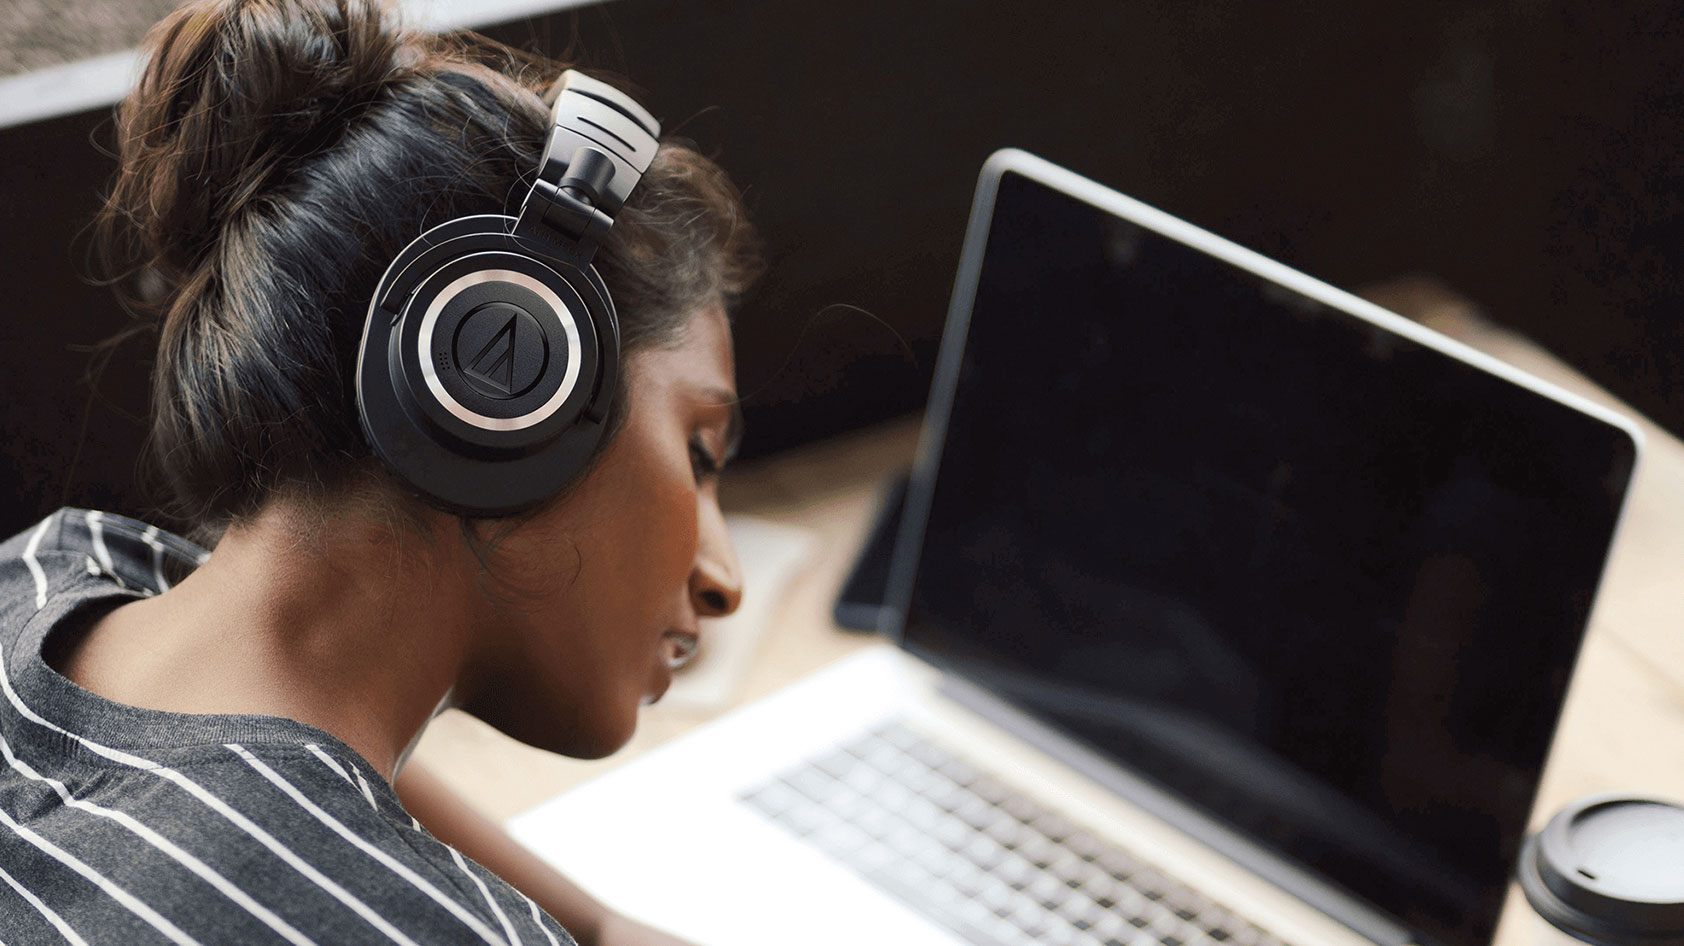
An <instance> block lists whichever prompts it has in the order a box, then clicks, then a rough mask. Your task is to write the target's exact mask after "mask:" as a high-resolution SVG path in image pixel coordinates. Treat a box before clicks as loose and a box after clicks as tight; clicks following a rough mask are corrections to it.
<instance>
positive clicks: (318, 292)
mask: <svg viewBox="0 0 1684 946" xmlns="http://www.w3.org/2000/svg"><path fill="white" fill-rule="evenodd" d="M147 46H148V48H149V51H150V58H149V60H148V62H147V65H146V69H145V71H144V73H143V75H142V76H141V78H140V82H139V85H138V86H137V88H136V89H135V91H134V92H133V93H132V94H131V95H130V96H129V98H128V99H127V100H126V101H125V102H124V103H123V105H122V106H121V108H120V110H119V113H118V119H117V133H118V151H119V158H120V161H121V166H120V169H119V171H118V174H117V177H116V180H115V183H114V185H113V187H112V191H111V194H110V197H109V198H108V200H107V203H106V206H105V209H104V211H103V213H102V215H101V219H100V226H99V231H98V232H99V238H100V242H101V245H102V247H103V248H104V251H105V254H106V257H107V259H109V260H112V261H113V262H114V264H115V266H116V267H117V268H118V269H119V270H120V271H121V274H123V275H126V276H127V277H131V278H128V279H123V280H121V282H126V283H128V287H127V288H128V292H129V302H130V304H131V306H133V307H134V308H135V309H136V310H137V311H139V312H140V313H142V315H143V317H145V318H148V319H149V320H150V321H151V323H152V324H153V325H154V326H155V327H156V329H157V332H158V357H157V362H156V365H155V368H154V371H153V381H152V430H151V437H150V441H149V455H150V457H151V459H152V461H153V463H154V464H155V465H156V467H157V469H158V471H159V472H160V473H161V474H162V478H163V481H164V484H165V486H166V487H167V489H168V491H169V494H170V496H171V503H170V506H169V508H168V511H169V512H170V513H172V514H174V515H175V516H177V517H179V518H181V519H183V520H184V521H186V522H187V523H189V524H190V525H191V526H192V527H193V528H194V530H195V532H196V533H197V534H198V535H200V536H203V537H211V536H215V535H217V534H219V533H220V532H221V531H222V529H223V528H225V527H226V526H227V525H228V524H230V523H232V522H235V521H238V520H239V519H241V518H243V517H246V516H249V515H251V514H253V513H255V512H256V511H257V510H258V509H259V507H260V506H261V505H262V503H263V502H264V500H265V499H266V498H267V497H269V496H270V495H271V494H272V493H274V492H275V491H277V490H279V489H282V488H302V489H305V490H307V491H309V492H310V494H312V495H315V496H321V497H325V496H327V495H329V494H331V493H332V492H334V491H335V490H337V489H339V488H341V487H344V486H346V485H348V484H349V483H350V482H351V480H353V479H354V478H355V477H356V476H357V475H358V474H359V473H360V472H363V471H366V470H368V469H370V468H371V464H372V463H373V460H372V457H371V454H370V453H369V450H368V448H367V446H366V444H365V443H364V441H363V437H362V433H361V431H360V430H359V428H358V425H357V420H356V406H355V388H354V383H353V377H352V376H353V371H354V369H355V365H354V361H355V358H356V351H357V347H358V344H359V342H360V340H361V334H362V327H363V319H364V315H365V313H366V311H367V306H368V300H369V296H370V295H371V294H372V292H373V289H374V284H375V281H376V280H377V279H378V278H379V276H380V274H381V272H382V271H383V270H384V269H385V267H386V265H387V264H388V263H389V262H390V261H391V260H392V258H393V257H395V256H396V255H397V253H398V251H399V250H401V249H402V248H403V247H404V245H406V244H407V243H408V242H409V241H410V240H412V239H413V238H414V237H415V236H417V235H418V234H420V233H421V232H422V231H423V230H425V229H427V228H428V227H430V226H433V225H434V224H437V223H440V222H443V221H445V220H449V219H451V218H453V217H458V216H463V215H466V214H475V213H507V212H511V211H512V210H513V209H514V208H513V207H511V204H518V202H519V201H520V199H521V197H522V195H523V194H524V193H525V188H526V187H527V186H528V184H529V183H530V180H531V179H532V176H533V175H534V174H535V172H536V166H537V161H538V155H539V151H540V150H541V148H542V147H543V142H544V137H545V135H546V133H547V131H548V128H547V121H548V110H547V108H546V107H545V106H544V104H543V102H542V101H541V99H540V94H539V93H540V90H541V89H543V88H544V87H546V86H547V85H548V84H549V83H550V82H552V81H553V80H554V78H555V77H556V76H557V75H558V74H559V73H560V71H561V67H560V66H559V65H558V64H556V63H552V62H549V61H547V60H544V59H541V58H539V57H536V56H532V55H529V54H525V53H521V52H517V51H515V50H512V49H509V48H507V47H504V46H501V45H499V44H496V43H493V42H491V41H490V40H486V39H484V38H483V37H479V36H475V35H472V34H462V35H456V36H449V37H441V36H433V35H428V34H423V33H417V32H408V31H404V30H401V29H398V28H396V27H395V26H394V25H393V24H390V23H389V22H388V14H387V13H385V12H384V11H383V10H382V9H381V7H380V5H379V4H378V2H377V0H200V2H193V3H189V4H187V5H186V6H184V7H182V8H181V9H179V10H177V11H176V12H174V13H173V14H171V15H170V16H169V17H168V18H167V19H165V20H164V21H163V22H161V23H159V24H158V25H157V26H156V27H154V29H153V31H152V32H151V34H149V36H148V38H147ZM596 265H597V268H598V270H599V272H601V273H602V276H603V279H604V280H605V281H606V282H607V284H608V286H609V288H610V291H611V292H612V293H613V296H614V299H615V302H616V306H617V308H618V311H619V316H620V325H621V333H622V338H623V349H624V351H625V353H627V354H631V353H634V352H636V351H637V350H638V349H640V348H643V347H646V346H650V345H659V344H663V343H666V342H668V341H670V340H672V339H673V338H674V337H675V336H676V335H677V333H678V332H679V331H680V330H681V329H682V327H683V325H684V323H685V321H686V319H687V316H688V315H689V314H690V313H692V312H694V311H695V310H696V308H698V307H699V306H701V305H704V304H706V303H708V302H709V301H711V300H713V299H715V298H718V299H721V300H723V301H725V302H726V303H727V304H729V303H730V302H731V301H733V300H734V299H735V297H736V296H737V295H738V294H740V293H741V292H742V291H743V290H744V289H746V288H747V286H748V284H749V283H750V282H751V281H752V280H753V278H754V276H755V275H757V274H758V271H759V265H760V264H759V257H758V255H757V253H756V249H755V240H754V234H753V231H752V228H751V227H750V226H749V224H748V222H747V220H746V219H745V216H744V212H743V207H742V202H741V198H740V196H739V194H738V193H737V191H736V189H735V188H734V187H733V185H732V184H731V182H730V181H729V179H728V178H727V177H726V176H725V174H724V172H723V171H721V170H720V168H719V167H718V166H717V165H716V164H714V163H713V162H712V161H710V160H709V159H707V158H706V157H703V156H702V155H700V154H698V153H697V152H696V151H694V150H692V149H691V148H690V147H688V146H686V145H684V144H682V143H677V142H672V141H663V142H662V145H661V148H660V150H659V151H658V153H657V154H656V156H655V159H654V162H653V164H652V165H651V167H650V168H649V171H648V173H647V174H646V175H645V176H644V178H643V181H642V183H641V184H640V185H639V186H638V188H637V190H636V191H634V192H633V195H632V198H631V201H630V202H629V204H628V206H627V207H626V208H625V210H624V211H623V212H622V213H621V215H620V217H619V219H618V221H617V222H616V224H615V226H614V229H613V230H612V231H611V232H610V234H609V237H608V240H607V242H606V244H605V245H604V246H603V248H602V249H601V251H600V252H599V253H598V254H597V262H596ZM622 378H624V374H622ZM623 386H624V385H623V382H622V387H623ZM629 393H630V392H627V391H624V390H622V391H621V392H620V394H621V396H620V397H618V398H617V399H616V410H617V411H621V410H623V407H624V404H625V402H626V396H627V395H628V394H629Z"/></svg>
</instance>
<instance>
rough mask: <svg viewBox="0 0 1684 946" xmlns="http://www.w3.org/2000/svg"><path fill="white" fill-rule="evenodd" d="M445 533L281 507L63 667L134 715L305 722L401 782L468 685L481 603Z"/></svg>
mask: <svg viewBox="0 0 1684 946" xmlns="http://www.w3.org/2000/svg"><path fill="white" fill-rule="evenodd" d="M446 531H447V530H445V529H442V528H440V529H437V530H435V533H434V534H433V535H432V536H431V537H429V536H428V535H424V534H422V533H421V532H420V531H419V530H416V529H412V528H406V527H405V526H400V525H391V524H388V523H382V522H378V521H375V520H373V519H371V518H369V517H367V516H364V515H348V516H342V517H332V518H326V519H323V518H322V517H320V516H318V515H315V514H313V513H311V512H308V511H304V510H301V509H299V508H296V507H295V506H293V505H291V504H288V503H285V502H276V503H273V504H271V505H270V506H268V507H266V508H265V509H264V511H263V512H262V513H260V514H259V515H258V516H257V517H256V518H255V519H253V520H252V521H250V522H248V523H245V524H243V525H241V526H238V527H236V528H232V529H230V530H229V531H228V533H227V534H226V535H225V536H224V537H223V539H222V540H221V541H220V542H219V543H218V544H217V546H216V550H215V552H214V553H213V554H212V555H211V557H210V559H209V561H207V562H206V563H205V564H204V565H201V566H200V567H199V568H198V569H197V570H196V571H194V572H193V573H192V574H191V575H189V576H188V577H187V578H186V579H185V580H183V581H182V582H181V583H180V584H178V585H176V586H175V587H174V588H172V589H170V590H169V591H167V592H165V593H164V594H161V595H158V596H156V597H152V598H145V599H141V600H138V601H134V602H132V603H129V604H126V605H123V606H122V607H119V608H117V609H116V610H114V611H112V612H110V613H109V614H107V615H105V616H104V617H103V618H101V619H100V620H99V621H97V622H96V623H95V624H94V625H93V626H92V627H91V628H89V629H88V630H87V632H86V633H85V634H84V635H83V636H81V637H80V638H79V639H76V640H71V641H66V642H65V649H64V650H62V651H60V652H59V656H58V657H57V658H56V659H55V661H54V662H55V666H56V667H57V668H58V669H59V670H60V671H61V672H62V673H64V674H65V676H67V677H69V678H70V679H71V680H73V681H75V682H76V683H77V684H79V685H81V686H82V687H84V688H86V689H88V690H91V691H93V692H94V693H97V694H99V695H100V696H103V697H105V698H107V699H110V700H113V701H116V702H119V703H126V704H129V705H131V706H138V707H142V708H145V709H155V710H166V711H170V712H178V713H256V714H264V715H271V716H281V717H286V718H288V719H294V720H298V721H300V722H303V723H308V724H310V725H313V726H316V727H318V728H320V729H324V730H326V731H328V732H329V733H332V734H333V735H334V736H336V737H338V738H339V739H340V740H342V741H343V742H345V743H346V744H347V745H349V746H350V747H351V748H352V749H354V750H356V751H357V752H358V753H360V754H361V755H362V756H363V757H364V758H366V759H367V760H368V761H369V763H370V764H371V765H373V766H374V767H375V768H376V769H377V770H378V771H380V772H381V773H382V774H383V775H385V776H386V777H387V778H388V779H390V778H392V777H393V776H394V775H395V773H396V770H397V768H398V766H399V765H400V764H401V762H402V760H403V758H404V757H405V756H406V755H407V753H408V751H409V749H410V748H412V747H413V745H414V742H415V740H416V739H417V738H418V737H419V736H420V733H421V731H422V729H424V728H425V726H426V724H427V722H428V721H429V720H430V719H431V718H432V716H433V715H434V714H435V713H436V712H437V711H438V710H439V709H440V708H441V707H442V706H443V705H444V703H445V702H446V701H447V700H448V698H449V694H450V693H451V691H452V689H453V688H454V687H455V685H456V684H457V682H458V679H459V678H460V677H461V675H462V673H463V670H464V667H465V666H466V665H467V662H468V660H469V643H470V639H471V637H470V632H471V630H472V627H473V625H474V620H475V612H476V605H477V604H479V603H480V602H482V601H483V596H481V595H479V594H478V592H477V591H476V589H475V587H474V585H473V580H472V573H471V572H470V571H466V570H464V569H463V568H462V567H460V566H461V562H460V560H459V559H458V557H457V555H458V553H459V551H460V550H458V549H457V548H456V544H455V542H454V541H453V539H454V536H453V535H448V534H445V533H446Z"/></svg>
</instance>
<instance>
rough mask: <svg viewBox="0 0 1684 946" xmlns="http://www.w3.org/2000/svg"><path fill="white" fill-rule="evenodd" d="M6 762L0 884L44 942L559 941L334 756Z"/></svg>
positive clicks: (530, 911)
mask: <svg viewBox="0 0 1684 946" xmlns="http://www.w3.org/2000/svg"><path fill="white" fill-rule="evenodd" d="M6 756H7V760H8V761H9V763H10V765H9V770H4V771H0V787H3V788H4V789H5V790H4V791H0V834H3V833H5V832H6V831H7V830H8V829H10V830H11V832H12V833H13V834H15V835H16V837H15V838H14V840H21V841H22V842H23V843H21V844H5V845H0V870H3V871H4V872H5V874H6V875H9V876H10V877H11V878H13V879H14V880H17V881H18V883H19V884H21V885H22V887H23V888H25V889H26V890H27V891H28V893H27V896H24V893H23V891H22V890H19V891H17V893H18V894H19V895H20V896H22V897H23V899H21V900H20V901H19V902H18V903H17V904H13V905H15V906H18V907H20V908H22V909H23V910H25V911H26V912H25V913H24V914H23V916H24V917H25V918H26V919H31V920H33V921H38V922H39V924H40V925H41V930H40V932H41V933H42V937H43V941H45V938H47V937H46V933H47V931H48V930H49V929H51V928H53V927H55V926H56V925H57V924H56V923H55V919H56V921H57V922H58V923H63V924H65V925H66V926H68V927H69V928H71V929H73V930H84V931H86V930H96V929H112V928H117V927H118V926H135V925H138V926H143V927H144V926H150V927H151V928H152V929H153V931H155V932H157V933H160V934H162V935H163V936H164V937H166V938H170V939H175V940H176V941H178V942H184V941H198V942H204V943H210V942H268V941H280V940H285V941H289V942H294V943H303V942H335V943H339V942H345V943H356V942H389V943H415V944H431V943H485V944H506V943H513V942H523V941H524V942H532V943H548V942H551V941H552V940H553V941H554V942H556V943H562V942H566V941H567V937H566V934H565V933H564V932H562V931H561V929H560V927H559V926H557V925H556V924H555V923H554V921H553V920H550V919H549V918H548V917H544V916H542V915H541V914H540V913H539V912H538V911H537V909H536V908H535V907H533V906H532V904H531V901H529V900H527V899H526V898H525V897H524V896H522V895H521V894H519V893H518V892H517V891H515V890H514V888H512V887H509V886H508V885H507V884H505V883H503V882H502V881H501V880H499V879H498V878H496V877H495V876H494V875H492V874H490V873H489V872H488V871H485V870H484V869H483V868H480V867H479V866H478V865H475V864H473V863H472V862H469V861H467V860H466V859H464V858H462V857H461V855H459V854H457V853H456V852H455V851H454V850H452V849H450V848H449V847H447V846H445V845H444V844H442V843H440V842H438V841H437V840H436V839H434V838H433V837H432V836H431V835H430V834H428V833H427V832H426V831H425V829H423V828H422V827H421V826H420V825H419V824H418V823H417V822H416V821H415V820H414V819H413V818H411V817H410V816H409V814H408V813H407V812H405V811H404V809H403V807H402V805H401V804H400V803H399V801H398V799H397V796H396V795H395V793H393V792H392V790H391V788H390V787H389V786H388V785H387V784H386V782H385V781H384V780H382V779H380V778H379V777H378V776H376V775H374V774H373V773H372V772H369V771H367V770H366V768H365V766H364V764H363V763H362V762H361V760H360V759H359V758H358V757H356V756H355V754H354V753H352V752H351V751H350V750H349V749H346V748H344V747H343V746H341V745H337V744H332V743H313V742H311V743H300V742H278V741H268V742H264V741H254V742H252V743H250V744H243V743H238V742H230V743H228V744H226V745H223V746H215V747H213V746H196V747H192V748H191V749H190V750H184V751H183V752H179V753H176V754H173V755H168V756H164V757H163V761H160V760H159V759H148V758H143V757H140V756H138V755H133V754H129V753H118V754H116V755H115V756H114V757H111V758H107V759H106V760H105V761H106V762H108V763H110V764H108V765H103V766H86V765H84V766H69V767H66V768H61V769H60V770H58V771H56V772H50V771H47V770H46V765H41V766H40V767H37V765H32V764H31V761H30V760H28V759H25V758H22V757H20V756H18V755H16V754H14V753H13V752H12V751H11V750H10V748H9V747H8V749H7V752H6ZM37 761H38V762H41V761H44V762H46V763H47V764H50V762H51V760H50V759H48V760H37ZM7 896H9V893H8V892H7V891H6V890H5V889H4V888H0V914H7V913H8V909H9V906H8V905H7V904H6V903H5V900H6V898H7ZM25 925H27V924H25ZM14 932H16V931H14ZM178 935H179V936H181V937H185V939H182V938H178ZM7 939H8V941H12V940H11V938H10V937H8V938H7ZM21 939H22V940H23V941H26V942H28V941H33V940H31V939H30V937H29V936H28V935H24V936H22V937H21Z"/></svg>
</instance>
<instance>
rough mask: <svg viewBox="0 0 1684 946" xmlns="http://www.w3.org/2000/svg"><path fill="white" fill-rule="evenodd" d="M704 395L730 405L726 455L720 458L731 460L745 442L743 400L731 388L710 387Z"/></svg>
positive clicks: (726, 428) (726, 432)
mask: <svg viewBox="0 0 1684 946" xmlns="http://www.w3.org/2000/svg"><path fill="white" fill-rule="evenodd" d="M702 396H703V397H706V398H709V399H711V400H713V401H716V402H718V403H719V404H721V405H730V408H731V419H730V420H729V421H727V422H726V424H725V455H724V456H723V457H721V458H720V459H721V460H730V459H731V458H732V457H734V456H736V455H737V448H738V447H741V446H742V444H743V402H742V401H741V399H739V398H738V397H737V392H735V391H732V390H730V389H729V388H708V389H707V390H705V391H703V392H702Z"/></svg>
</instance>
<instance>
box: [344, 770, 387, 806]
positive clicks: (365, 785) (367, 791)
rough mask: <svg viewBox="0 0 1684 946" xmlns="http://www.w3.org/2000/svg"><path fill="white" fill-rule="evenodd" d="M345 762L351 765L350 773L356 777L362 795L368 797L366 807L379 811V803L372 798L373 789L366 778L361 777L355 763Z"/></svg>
mask: <svg viewBox="0 0 1684 946" xmlns="http://www.w3.org/2000/svg"><path fill="white" fill-rule="evenodd" d="M345 764H346V765H349V766H350V767H351V774H352V775H355V776H356V777H357V785H358V787H360V788H361V789H362V790H363V797H364V798H366V799H368V807H370V808H373V809H374V810H375V811H379V810H380V805H379V803H377V802H376V801H375V800H374V789H372V788H369V787H368V780H367V779H365V778H363V774H362V773H361V772H359V771H358V770H357V766H356V763H354V762H347V763H345Z"/></svg>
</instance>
